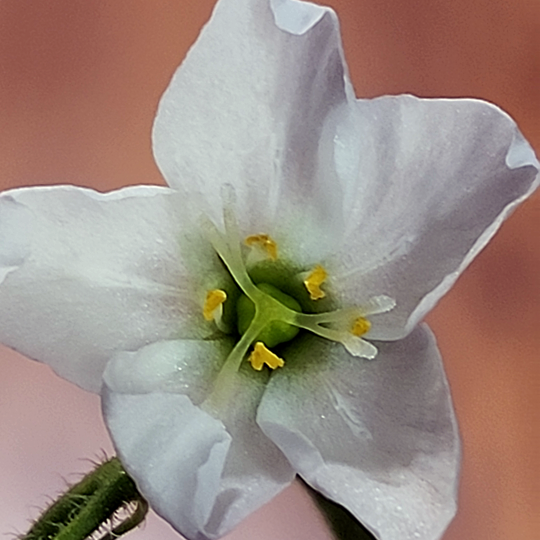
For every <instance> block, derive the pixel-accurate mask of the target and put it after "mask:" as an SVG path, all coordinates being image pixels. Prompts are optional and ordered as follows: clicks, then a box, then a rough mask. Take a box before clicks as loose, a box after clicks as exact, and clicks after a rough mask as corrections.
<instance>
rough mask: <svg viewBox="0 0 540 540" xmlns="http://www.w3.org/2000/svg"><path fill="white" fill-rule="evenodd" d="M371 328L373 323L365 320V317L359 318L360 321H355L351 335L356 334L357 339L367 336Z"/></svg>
mask: <svg viewBox="0 0 540 540" xmlns="http://www.w3.org/2000/svg"><path fill="white" fill-rule="evenodd" d="M370 328H371V323H370V322H369V321H368V320H367V319H365V318H364V317H358V319H355V321H354V323H353V325H352V328H351V333H352V334H354V335H355V336H356V337H361V336H363V335H364V334H367V333H368V332H369V329H370Z"/></svg>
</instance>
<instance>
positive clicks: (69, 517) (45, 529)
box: [21, 458, 148, 540]
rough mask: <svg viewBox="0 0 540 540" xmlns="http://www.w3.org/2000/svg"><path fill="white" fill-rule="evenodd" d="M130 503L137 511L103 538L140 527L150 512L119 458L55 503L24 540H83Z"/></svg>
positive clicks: (83, 480)
mask: <svg viewBox="0 0 540 540" xmlns="http://www.w3.org/2000/svg"><path fill="white" fill-rule="evenodd" d="M129 504H134V505H135V509H134V510H133V511H132V512H131V513H130V514H129V515H128V516H127V517H126V518H125V519H124V520H123V521H122V522H121V523H120V524H119V525H118V526H117V527H116V528H115V529H113V531H111V533H110V534H107V535H105V536H104V537H103V538H115V537H118V536H120V535H122V534H124V533H126V532H128V531H130V530H131V529H133V528H135V527H137V525H139V524H140V523H142V521H143V520H144V518H145V516H146V512H147V511H148V504H147V503H146V501H145V500H144V499H143V498H142V496H141V495H140V493H139V492H138V491H137V487H136V486H135V483H134V482H133V480H132V479H131V478H130V477H129V476H128V474H127V473H126V471H125V470H124V468H123V467H122V464H121V463H120V461H119V460H118V458H112V459H110V460H109V461H106V462H105V463H102V464H101V465H99V467H97V468H96V469H95V470H93V471H92V472H91V473H89V474H88V475H86V476H85V477H84V478H83V479H82V480H81V481H80V482H79V483H78V484H76V485H74V486H73V487H72V488H71V489H69V491H68V492H67V493H65V494H64V495H62V496H61V497H60V498H59V499H58V500H57V501H55V502H54V503H53V504H52V505H51V506H50V507H49V508H48V509H47V510H46V511H45V512H44V513H43V515H42V516H41V517H40V518H39V519H38V520H37V521H36V522H35V523H34V524H33V526H32V528H31V529H30V530H29V531H28V533H27V534H26V535H25V536H22V537H21V540H84V539H85V538H88V537H89V536H90V535H92V534H93V533H95V532H96V531H99V530H100V529H101V528H102V527H103V526H104V525H105V524H107V523H110V520H111V519H112V518H113V516H114V515H115V513H117V512H118V511H119V510H121V509H125V507H126V505H129Z"/></svg>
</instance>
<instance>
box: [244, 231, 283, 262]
mask: <svg viewBox="0 0 540 540" xmlns="http://www.w3.org/2000/svg"><path fill="white" fill-rule="evenodd" d="M244 243H245V244H246V246H249V247H259V248H261V249H262V250H263V251H264V252H265V253H266V255H268V257H269V258H270V259H271V260H273V261H275V260H276V259H277V258H278V248H277V243H276V242H275V240H273V239H272V238H271V237H270V236H269V235H268V234H252V235H250V236H248V237H247V238H246V239H245V240H244Z"/></svg>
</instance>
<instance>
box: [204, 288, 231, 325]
mask: <svg viewBox="0 0 540 540" xmlns="http://www.w3.org/2000/svg"><path fill="white" fill-rule="evenodd" d="M225 300H227V293H226V292H225V291H222V290H221V289H213V290H211V291H208V292H207V293H206V300H205V301H204V306H203V316H204V318H205V319H206V320H207V321H212V320H213V319H215V317H216V310H217V309H221V305H222V304H223V302H225Z"/></svg>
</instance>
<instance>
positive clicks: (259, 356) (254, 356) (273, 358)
mask: <svg viewBox="0 0 540 540" xmlns="http://www.w3.org/2000/svg"><path fill="white" fill-rule="evenodd" d="M249 362H250V364H251V367H252V368H253V369H255V370H257V371H261V369H262V368H263V366H264V364H266V365H267V366H268V367H269V368H270V369H276V368H278V367H283V366H284V365H285V362H284V360H283V359H281V358H280V357H279V356H277V355H275V354H274V353H273V352H272V351H270V350H268V349H267V348H266V345H265V344H264V343H263V342H262V341H257V343H255V348H254V349H253V352H252V353H251V355H250V356H249Z"/></svg>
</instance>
